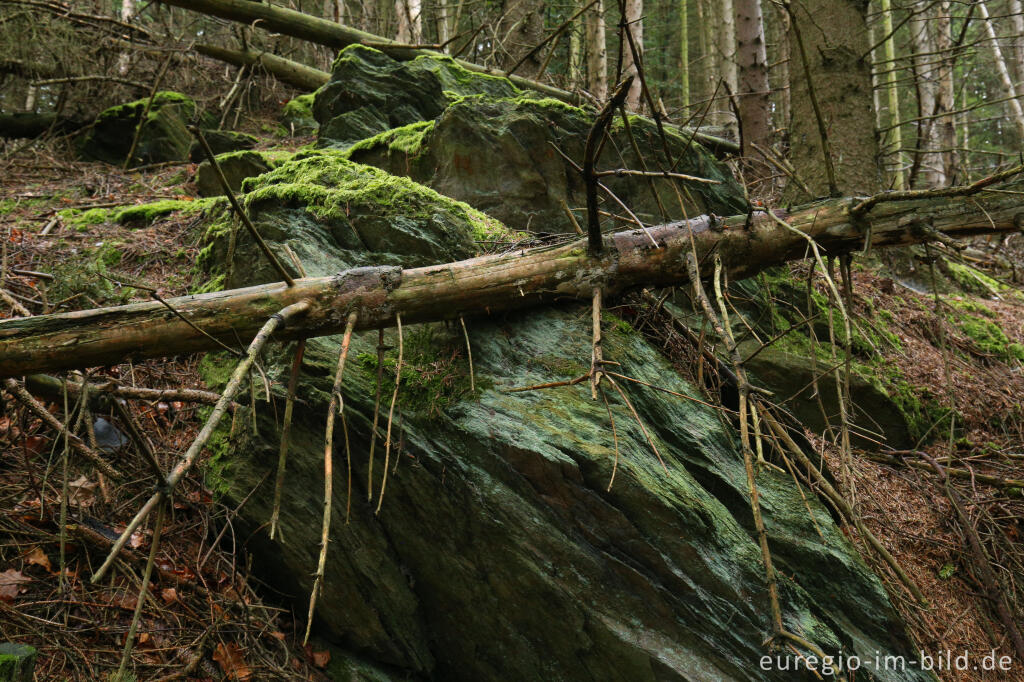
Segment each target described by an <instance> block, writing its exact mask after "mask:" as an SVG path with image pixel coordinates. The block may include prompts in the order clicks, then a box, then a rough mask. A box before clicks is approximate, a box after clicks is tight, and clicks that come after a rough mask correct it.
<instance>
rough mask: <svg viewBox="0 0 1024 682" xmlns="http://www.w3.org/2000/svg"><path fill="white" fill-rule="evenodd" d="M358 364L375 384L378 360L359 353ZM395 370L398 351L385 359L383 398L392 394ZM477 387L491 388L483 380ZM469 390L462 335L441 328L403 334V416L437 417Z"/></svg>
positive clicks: (426, 327)
mask: <svg viewBox="0 0 1024 682" xmlns="http://www.w3.org/2000/svg"><path fill="white" fill-rule="evenodd" d="M357 360H358V361H359V364H360V365H361V366H362V368H363V370H364V371H365V372H366V375H367V377H368V378H369V377H372V381H374V382H376V376H377V366H378V365H377V356H376V355H374V354H373V353H360V354H359V355H358V356H357ZM397 366H398V351H397V349H392V350H390V351H388V352H387V353H385V355H384V374H383V377H382V382H381V385H382V394H383V395H391V393H392V391H394V387H395V368H396V367H397ZM481 382H482V383H481ZM476 383H477V389H478V390H483V389H486V388H488V387H489V386H490V381H487V380H486V379H484V378H483V377H479V378H478V379H477V382H476ZM469 389H470V382H469V363H468V362H467V360H466V358H465V340H464V338H463V336H462V334H461V333H458V332H456V331H455V330H454V328H451V329H447V328H445V327H444V325H441V324H425V325H419V326H416V327H413V328H412V330H411V331H406V333H405V336H404V338H403V356H402V378H401V384H400V388H399V391H398V404H399V406H400V407H401V409H402V412H403V414H415V415H419V416H421V417H428V418H429V417H437V416H439V415H440V414H441V413H442V412H444V410H445V409H447V408H448V407H449V406H450V405H452V404H453V403H456V402H458V401H460V400H462V399H463V398H465V397H467V396H468V395H469V394H470V391H469Z"/></svg>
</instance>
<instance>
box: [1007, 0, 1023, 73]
mask: <svg viewBox="0 0 1024 682" xmlns="http://www.w3.org/2000/svg"><path fill="white" fill-rule="evenodd" d="M1007 7H1008V8H1009V10H1010V26H1011V27H1012V28H1013V40H1012V42H1011V46H1012V50H1013V64H1014V67H1016V68H1015V69H1014V70H1015V73H1016V75H1017V87H1018V89H1019V88H1020V86H1021V84H1022V83H1024V7H1021V1H1020V0H1009V2H1008V3H1007Z"/></svg>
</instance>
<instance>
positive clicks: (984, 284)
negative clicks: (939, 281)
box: [943, 260, 1007, 294]
mask: <svg viewBox="0 0 1024 682" xmlns="http://www.w3.org/2000/svg"><path fill="white" fill-rule="evenodd" d="M943 269H944V270H945V271H946V272H947V274H948V275H949V277H950V279H952V280H953V281H954V282H955V283H956V285H957V286H958V287H960V288H961V289H962V290H964V291H968V292H977V293H981V294H990V293H993V292H1001V291H1005V290H1006V289H1007V286H1006V285H1005V284H1003V283H1002V282H999V281H997V280H995V279H992V278H991V277H989V276H988V275H986V274H985V273H984V272H982V271H980V270H978V269H977V268H972V267H971V266H969V265H963V264H961V263H954V262H953V261H950V260H946V261H945V267H944V268H943Z"/></svg>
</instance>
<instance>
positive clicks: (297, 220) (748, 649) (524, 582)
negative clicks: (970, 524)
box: [201, 152, 930, 682]
mask: <svg viewBox="0 0 1024 682" xmlns="http://www.w3.org/2000/svg"><path fill="white" fill-rule="evenodd" d="M245 185H246V186H245V189H246V191H247V194H246V199H245V201H246V205H247V207H248V209H249V211H250V213H251V215H252V216H253V221H254V222H255V224H256V226H257V228H258V229H259V230H260V232H261V234H262V235H263V236H264V238H265V239H266V240H267V241H268V243H269V245H270V248H271V249H273V250H274V251H275V252H277V253H278V254H282V256H283V253H284V251H285V249H284V247H285V246H286V245H287V246H289V247H290V248H291V249H292V250H294V251H295V253H296V255H297V256H298V258H299V259H300V260H301V261H302V263H303V265H304V267H305V269H306V271H307V273H308V274H310V275H324V274H332V273H336V272H338V271H339V270H342V269H344V268H349V267H353V266H360V265H380V264H390V265H397V266H401V267H409V266H419V265H426V264H429V263H442V262H446V261H450V260H453V259H455V258H461V257H465V256H467V255H472V254H474V253H475V252H476V251H477V248H476V245H475V243H474V240H475V239H476V238H477V235H479V234H480V232H481V230H491V231H492V233H491V234H492V238H494V237H505V238H509V237H511V235H508V234H507V233H506V234H504V235H502V234H501V233H500V232H496V231H497V230H499V229H502V230H503V229H504V228H502V227H501V226H500V224H496V223H495V221H493V220H491V221H490V222H488V220H490V219H488V218H487V217H486V216H484V215H483V214H481V213H479V212H478V211H475V210H474V209H472V208H469V207H468V206H466V205H465V204H462V203H460V202H457V201H454V200H452V199H449V198H446V197H443V196H441V195H439V194H437V193H436V192H434V191H433V190H430V189H428V188H425V187H423V186H421V185H418V184H416V183H415V182H413V181H411V180H409V179H407V178H399V177H394V176H391V175H388V174H387V173H385V172H383V171H381V170H379V169H376V168H371V167H367V166H362V165H359V164H356V163H353V162H351V161H349V160H347V159H345V158H344V155H343V154H342V153H340V152H319V153H313V154H309V155H308V156H306V157H305V158H299V159H295V160H292V161H289V162H287V163H285V164H283V165H282V166H281V167H279V168H277V169H275V170H273V171H271V172H270V173H267V174H264V175H262V176H260V177H258V178H254V179H250V180H247V181H246V183H245ZM233 232H234V231H233V230H231V228H230V224H227V223H217V224H214V225H211V227H210V231H209V237H210V240H211V246H210V248H209V250H208V251H207V253H206V256H205V263H206V265H207V266H208V267H210V268H211V270H212V271H213V272H215V273H220V276H221V277H222V278H223V279H222V280H221V282H222V283H223V284H224V285H225V286H227V287H239V286H246V285H251V284H256V283H260V282H266V281H270V280H273V279H276V278H275V277H274V274H273V272H271V271H270V270H269V268H268V267H266V266H265V265H262V264H260V265H257V263H260V260H261V259H260V258H259V256H258V255H257V253H256V251H255V249H254V248H253V246H252V244H251V242H250V240H249V238H248V237H247V236H246V235H245V234H244V233H241V232H234V237H232V233H233ZM232 243H233V244H234V245H233V246H231V244H232ZM231 251H233V260H234V262H236V263H243V264H244V267H232V265H231V263H230V262H229V253H230V252H231ZM282 260H283V261H284V262H285V263H288V262H289V260H288V259H287V258H283V257H282ZM339 312H340V311H339ZM466 324H467V328H468V336H469V343H470V344H471V345H472V357H473V368H474V375H473V380H474V383H475V387H476V391H475V392H473V391H472V390H470V387H469V365H468V362H467V358H466V356H465V354H464V349H465V339H464V337H463V333H462V328H461V326H459V325H446V324H444V323H434V324H430V325H425V326H416V325H406V326H405V327H404V335H403V363H405V365H406V366H405V367H404V369H403V370H402V373H401V378H400V382H401V383H400V389H399V399H398V405H397V409H396V415H395V420H394V423H393V429H392V444H391V447H390V449H388V450H387V458H388V461H387V464H385V461H384V457H385V450H386V448H385V446H384V442H383V439H382V438H381V439H378V440H377V441H376V446H375V456H374V457H375V458H374V465H373V473H372V475H371V473H370V465H369V461H368V456H367V455H368V452H369V450H370V440H371V438H370V436H371V433H372V428H371V424H372V421H373V415H374V403H375V395H376V393H377V390H376V376H377V372H378V360H377V332H376V331H370V332H361V333H357V334H356V335H355V336H354V337H353V340H352V345H351V349H350V351H349V359H348V364H347V365H346V371H345V377H344V383H343V388H342V392H343V398H344V401H343V402H344V424H345V428H346V429H347V430H346V431H345V432H344V433H343V432H342V428H343V427H342V423H341V422H340V421H339V423H338V424H337V429H338V430H337V432H336V433H335V434H334V443H335V450H334V452H333V453H332V454H333V458H334V470H335V472H337V473H336V478H335V484H334V491H335V493H334V497H333V500H332V509H333V512H332V513H333V520H332V526H331V528H332V530H331V541H330V544H329V554H328V560H327V564H326V575H325V583H324V587H323V590H322V592H321V595H320V597H319V601H318V606H317V623H316V625H315V629H316V630H318V631H319V632H320V633H321V634H322V635H323V636H324V637H326V638H328V639H330V640H331V641H333V642H334V643H335V644H336V646H337V647H338V648H340V649H342V650H343V651H344V652H350V653H351V654H352V655H353V660H358V661H360V667H361V670H362V672H360V674H365V675H369V676H370V678H371V679H373V678H377V679H389V678H391V679H445V680H479V681H485V682H486V681H490V680H495V681H497V680H507V679H524V680H534V679H587V680H625V679H628V680H637V681H640V682H654V681H655V680H664V679H691V680H734V679H735V680H741V679H742V680H788V679H792V676H791V674H790V673H787V672H784V671H778V670H774V671H765V670H763V669H761V668H760V667H759V666H758V665H757V662H758V661H759V660H760V659H761V657H762V656H763V655H765V654H766V653H767V652H766V650H765V649H764V647H763V642H764V640H765V637H766V636H767V635H768V634H769V633H770V630H771V623H770V616H769V609H768V597H767V592H766V588H765V583H764V574H763V569H762V566H761V556H760V552H759V549H758V544H757V539H756V531H755V529H754V526H753V522H752V520H751V514H750V508H749V503H748V491H747V484H746V474H745V470H744V465H743V458H742V456H741V455H740V452H739V449H738V444H737V438H736V434H735V433H733V432H732V431H731V430H729V429H727V428H726V427H725V426H723V422H722V421H720V419H719V418H718V416H717V415H716V414H715V412H714V411H713V410H711V409H710V408H707V407H705V406H704V405H702V404H700V403H698V402H691V401H687V400H675V399H670V398H666V397H665V394H662V393H659V392H655V391H648V390H646V389H643V388H638V387H635V386H631V387H630V388H629V389H628V390H629V394H630V397H631V400H632V401H633V404H634V406H635V408H636V410H637V412H638V414H639V415H640V416H641V418H642V419H643V420H644V423H645V424H646V425H647V428H648V429H649V431H650V433H651V437H652V438H653V439H654V441H655V443H656V444H657V446H658V449H659V452H660V453H661V455H662V457H663V458H664V460H665V464H666V467H667V468H666V469H663V468H662V466H661V464H660V463H659V461H658V458H657V457H656V456H655V455H654V454H653V453H652V451H651V449H650V446H649V445H648V443H647V439H646V437H645V436H644V433H643V432H642V431H641V429H640V427H639V426H638V425H637V423H636V422H635V421H634V420H633V419H632V417H631V416H630V413H629V411H628V410H627V408H626V406H625V405H624V404H623V403H622V402H621V401H620V400H619V399H618V398H617V397H615V396H612V397H611V398H610V400H611V409H612V410H613V411H614V415H615V419H616V422H615V423H616V429H617V431H616V433H617V442H618V446H619V452H618V456H617V454H616V450H615V446H614V444H613V438H612V433H611V427H610V426H609V422H608V415H607V412H606V409H605V406H604V404H603V403H602V402H601V401H594V400H591V398H590V392H589V388H588V387H586V386H585V385H579V386H573V387H563V388H559V389H551V390H536V391H527V392H517V393H512V392H509V391H508V390H507V388H510V387H512V386H516V385H519V386H523V385H531V384H538V383H542V382H547V381H553V380H557V379H562V378H571V377H569V376H562V375H563V374H565V373H568V374H573V373H575V372H577V371H578V370H579V368H581V367H584V368H585V367H586V366H588V365H589V361H590V360H589V358H590V344H589V338H590V337H589V309H587V308H585V307H582V306H580V305H576V304H571V305H564V306H560V307H559V306H552V307H550V308H547V309H540V310H533V311H526V312H521V313H510V314H506V315H502V316H500V317H494V318H491V317H489V316H487V315H485V314H483V313H480V315H479V316H477V317H474V318H467V320H466ZM388 337H389V338H388V340H387V345H388V346H389V348H387V349H385V350H384V353H383V370H384V375H385V377H386V378H385V380H384V382H383V386H382V391H381V392H382V394H384V395H385V401H384V405H383V409H382V415H383V417H382V419H381V422H380V424H379V425H378V429H379V430H380V431H383V430H384V429H385V428H386V421H387V417H386V415H387V413H388V409H387V402H386V396H387V395H389V393H388V392H389V391H390V390H391V388H390V387H393V386H394V383H393V381H394V379H393V378H392V377H393V375H394V372H395V370H396V368H397V360H398V358H397V352H398V351H397V348H396V347H397V345H398V344H397V343H396V341H397V339H396V338H395V336H394V332H393V331H389V332H388ZM339 347H340V338H339V337H330V338H315V339H309V340H308V342H307V345H306V351H305V356H304V360H303V364H302V371H301V372H300V374H299V385H298V389H297V395H298V396H299V399H300V400H301V404H300V405H301V406H300V408H299V409H297V410H295V413H294V418H293V423H292V430H291V447H290V454H289V459H288V469H287V476H286V478H285V487H284V495H283V500H282V506H281V526H280V536H278V538H277V539H276V540H274V541H271V540H270V539H269V538H268V537H267V535H266V527H265V523H266V521H267V519H268V518H269V516H270V512H271V505H272V499H273V495H272V493H271V489H270V488H269V487H267V488H264V489H263V490H262V491H260V492H259V493H258V494H255V495H250V493H251V491H252V490H253V489H254V488H255V487H257V486H258V485H259V484H260V482H261V481H272V480H273V478H274V476H273V471H274V470H275V468H276V466H277V462H278V448H279V443H280V418H279V416H280V415H281V414H282V413H283V404H284V394H283V386H285V385H286V384H287V377H288V374H289V371H290V365H291V362H292V353H293V351H294V347H293V345H291V344H289V345H287V346H284V347H276V348H272V349H270V350H269V351H268V352H267V353H265V355H264V359H263V367H264V369H265V372H266V375H267V377H268V379H269V382H268V383H269V385H270V386H271V387H272V388H271V392H272V395H271V397H270V398H269V401H270V402H268V399H267V397H266V394H265V392H264V391H262V389H261V390H259V391H257V392H256V413H255V415H253V414H250V413H249V412H248V408H242V411H241V412H239V413H238V414H237V415H236V417H237V419H236V423H237V425H238V426H239V428H237V429H236V430H235V431H234V432H232V431H231V427H230V426H229V425H228V424H224V426H223V427H222V428H221V429H220V430H219V431H218V434H217V435H216V437H215V438H214V439H213V440H212V441H211V444H210V450H211V453H212V458H211V463H210V469H209V476H208V483H209V485H211V486H212V487H213V488H214V489H215V490H217V491H219V493H220V494H221V495H222V496H223V497H224V498H225V502H226V503H228V504H231V505H234V506H237V503H238V501H240V500H241V499H243V498H246V497H248V502H247V503H246V504H245V506H244V507H242V509H241V511H240V513H239V516H238V518H237V519H236V526H237V529H238V531H239V532H240V533H243V534H245V535H246V537H251V540H250V543H249V547H250V549H251V550H252V551H254V552H255V553H256V555H257V556H256V560H255V562H254V566H255V567H256V568H257V570H258V571H259V572H260V574H261V576H262V577H263V578H264V579H265V580H267V581H268V582H269V583H271V584H273V585H275V587H276V588H277V589H279V590H280V591H281V592H283V593H287V594H292V595H295V596H296V601H297V602H298V603H297V604H296V608H297V609H299V610H303V609H304V608H305V605H306V598H307V596H308V593H309V589H310V586H311V577H310V576H311V573H312V570H313V568H314V567H315V566H316V563H317V555H318V552H319V540H320V519H321V518H322V511H323V510H322V500H321V496H320V491H321V490H322V489H323V473H322V472H323V455H324V452H323V443H324V433H323V428H324V419H325V414H326V410H327V405H328V403H329V402H330V399H331V398H330V396H331V384H332V380H333V375H334V372H335V367H336V364H337V360H338V352H339ZM604 349H605V350H604V352H605V357H607V358H608V359H610V360H614V361H616V362H619V363H621V366H620V367H619V371H621V372H622V373H623V374H627V375H630V376H634V377H636V378H638V379H640V380H642V381H646V382H649V383H651V384H654V385H657V386H660V387H664V388H666V389H669V390H671V391H676V392H678V393H681V394H684V395H690V396H694V397H696V396H697V395H698V392H697V391H696V390H695V389H694V388H693V387H692V386H690V385H688V384H687V382H686V381H684V380H683V379H682V378H681V377H680V376H679V374H678V373H677V372H676V371H675V370H674V369H673V367H672V365H671V364H670V363H669V362H668V360H667V359H666V358H664V357H663V356H662V355H661V354H660V353H659V351H658V349H657V348H655V347H654V346H653V345H651V344H650V343H649V342H648V341H647V340H646V339H645V338H644V337H643V336H641V335H640V334H638V333H636V332H635V331H633V330H632V329H631V328H630V327H629V325H627V324H624V323H622V324H619V323H617V322H615V321H614V320H612V319H609V322H608V325H607V327H606V335H605V340H604ZM234 362H235V359H234V358H229V357H225V356H223V355H221V356H218V355H213V354H211V355H208V356H207V358H206V359H205V360H204V361H203V363H202V365H201V372H202V373H203V376H204V378H205V380H206V381H207V383H208V384H209V385H210V386H211V387H220V386H222V385H223V383H224V382H225V381H226V377H227V375H228V374H229V373H230V370H231V368H232V366H233V365H234ZM389 382H390V383H389ZM260 385H262V384H260ZM401 385H404V386H405V389H403V388H401ZM253 420H255V427H256V432H258V434H259V435H254V430H253V428H252V424H253ZM346 443H347V448H348V449H346ZM349 467H351V469H349ZM349 470H351V476H352V477H351V488H349V484H348V483H347V480H348V479H347V472H348V471H349ZM385 470H386V471H387V472H388V483H387V487H386V492H385V494H384V497H383V501H382V502H383V503H382V505H381V509H380V512H379V513H376V511H375V510H376V508H377V505H378V501H379V495H380V493H381V489H382V487H383V480H382V472H383V471H385ZM613 471H614V472H615V482H614V485H612V486H611V488H610V489H609V481H610V479H611V477H612V473H613ZM368 481H372V484H370V485H368V483H367V482H368ZM264 485H266V484H264ZM758 486H759V491H760V495H761V503H762V506H763V510H764V518H765V524H766V525H767V527H768V533H769V543H770V545H771V548H772V553H773V559H774V560H775V562H776V565H777V570H778V576H779V581H780V593H781V598H782V611H783V614H784V618H785V623H786V627H787V628H789V629H791V630H793V631H795V632H797V633H799V634H801V635H802V636H805V637H808V638H810V639H812V640H813V641H815V642H816V643H817V644H818V645H819V646H821V647H823V648H824V649H825V650H826V651H827V652H829V653H837V652H839V651H840V650H842V651H843V652H845V653H847V654H849V653H856V654H858V655H860V656H861V657H862V658H863V659H864V660H869V659H872V658H873V656H874V653H873V652H875V651H885V652H887V653H892V654H894V655H900V654H902V655H908V656H911V655H913V653H912V649H913V647H912V644H911V642H910V639H909V638H908V636H907V635H906V631H905V628H904V626H903V625H902V623H900V621H899V619H898V617H897V615H896V612H895V610H894V609H893V607H892V605H891V604H890V603H889V601H888V599H887V597H886V595H885V592H884V590H883V588H882V586H881V583H880V582H879V580H878V578H877V577H876V576H875V575H874V574H872V572H871V571H870V569H869V568H868V567H867V566H866V565H865V564H864V563H863V561H862V560H861V559H860V558H859V557H858V555H857V553H856V551H855V550H854V548H853V547H852V546H851V545H850V543H849V542H848V540H847V539H846V538H845V537H844V535H843V533H842V532H841V531H840V530H839V528H838V527H837V526H836V525H835V523H834V521H833V519H832V517H831V516H830V514H829V513H828V511H827V510H826V509H825V508H824V507H822V506H821V505H819V504H817V503H816V502H815V501H814V500H810V501H809V504H810V510H808V508H807V507H806V506H805V503H804V501H803V499H802V498H801V494H800V492H799V491H798V489H797V488H796V487H795V486H794V485H793V482H792V480H791V479H790V477H789V476H788V474H781V473H777V472H774V471H769V470H765V471H763V472H761V473H760V475H759V477H758ZM348 490H351V492H352V497H351V500H349V498H348ZM812 517H813V518H812ZM816 528H820V529H821V533H822V535H821V536H819V534H818V530H817V529H816ZM837 586H841V588H842V589H837ZM365 664H369V665H370V667H369V668H366V667H365ZM381 671H388V672H387V673H383V672H381ZM345 674H353V673H352V671H351V670H349V671H348V672H347V673H345ZM858 679H865V680H894V681H895V680H924V679H930V678H929V677H928V676H927V675H925V674H924V673H921V672H919V671H916V670H913V669H911V670H908V671H905V672H904V671H899V672H895V671H877V672H876V671H872V670H862V671H861V673H860V675H859V676H858Z"/></svg>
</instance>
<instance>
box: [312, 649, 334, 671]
mask: <svg viewBox="0 0 1024 682" xmlns="http://www.w3.org/2000/svg"><path fill="white" fill-rule="evenodd" d="M330 662H331V652H330V651H328V650H327V649H324V650H323V651H314V652H313V665H315V666H316V667H318V668H326V667H327V664H328V663H330Z"/></svg>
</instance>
